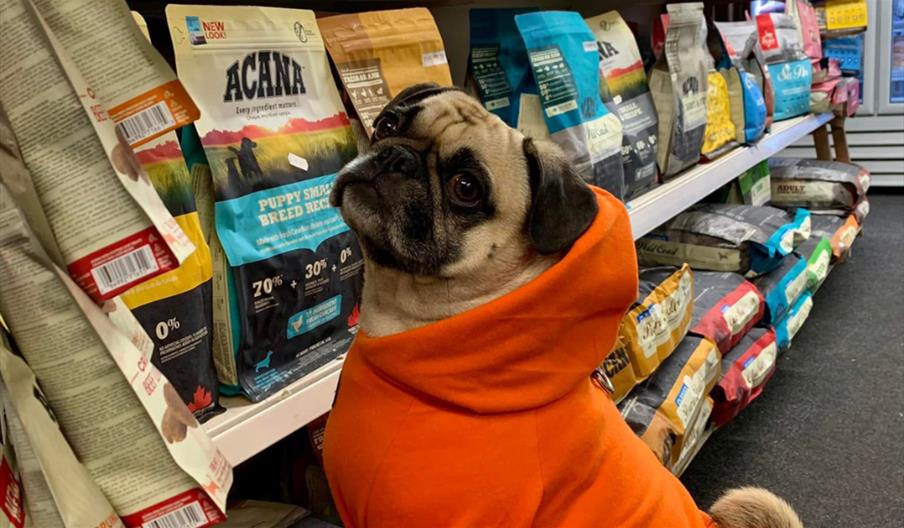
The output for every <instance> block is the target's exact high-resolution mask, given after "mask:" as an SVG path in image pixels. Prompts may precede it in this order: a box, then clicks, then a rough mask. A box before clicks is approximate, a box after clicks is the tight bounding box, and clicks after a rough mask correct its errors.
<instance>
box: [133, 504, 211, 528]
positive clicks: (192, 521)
mask: <svg viewBox="0 0 904 528" xmlns="http://www.w3.org/2000/svg"><path fill="white" fill-rule="evenodd" d="M206 524H207V515H205V514H204V510H203V509H202V508H201V505H200V504H198V503H197V502H192V503H191V504H187V505H185V506H183V507H181V508H179V509H178V510H175V511H173V512H171V513H167V514H166V515H164V516H163V517H158V518H156V519H154V520H153V521H148V522H146V523H144V524H142V525H141V528H197V527H198V526H204V525H206Z"/></svg>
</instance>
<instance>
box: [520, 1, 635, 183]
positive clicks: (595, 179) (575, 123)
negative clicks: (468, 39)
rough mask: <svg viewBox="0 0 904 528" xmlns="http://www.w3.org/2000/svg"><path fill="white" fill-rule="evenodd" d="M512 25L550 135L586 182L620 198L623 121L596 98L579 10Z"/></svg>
mask: <svg viewBox="0 0 904 528" xmlns="http://www.w3.org/2000/svg"><path fill="white" fill-rule="evenodd" d="M515 23H516V24H517V25H518V30H519V31H520V32H521V37H522V38H523V39H524V45H525V47H526V48H527V56H528V59H529V61H530V65H531V69H532V71H533V76H534V83H535V84H536V86H537V90H538V92H539V94H540V103H541V105H542V110H543V117H544V119H545V121H546V126H547V128H548V129H549V133H550V139H551V140H552V141H554V142H556V143H557V144H558V145H559V146H560V147H562V149H563V150H564V151H565V154H566V156H568V158H569V159H570V160H571V162H572V164H573V166H574V168H575V170H576V171H577V173H578V174H579V175H580V176H581V177H582V178H583V179H584V180H585V181H586V182H588V183H591V184H593V185H596V186H598V187H602V188H603V189H606V190H607V191H609V192H610V193H612V194H613V195H614V196H616V197H618V198H620V199H621V198H624V196H625V192H624V183H625V178H624V169H623V167H622V156H621V151H622V124H621V122H620V121H619V119H618V117H617V116H616V115H615V114H613V113H611V112H609V110H608V109H607V108H606V106H605V105H604V104H603V101H602V99H600V89H599V88H600V70H599V61H600V58H599V52H598V49H597V43H596V38H595V37H594V36H593V33H592V32H591V31H590V28H588V27H587V24H586V23H585V22H584V19H583V18H581V16H580V15H579V14H577V13H574V12H566V11H542V12H534V13H526V14H522V15H518V16H516V17H515ZM522 111H524V110H523V109H522Z"/></svg>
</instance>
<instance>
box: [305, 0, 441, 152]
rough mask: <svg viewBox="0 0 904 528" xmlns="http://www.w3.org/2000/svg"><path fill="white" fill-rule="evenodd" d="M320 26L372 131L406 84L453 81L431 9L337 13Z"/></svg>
mask: <svg viewBox="0 0 904 528" xmlns="http://www.w3.org/2000/svg"><path fill="white" fill-rule="evenodd" d="M317 25H318V26H319V27H320V31H321V33H322V34H323V40H324V42H325V43H326V49H327V51H329V54H330V57H331V58H332V59H333V63H334V64H335V65H336V70H337V71H338V72H339V77H340V78H341V79H342V85H343V86H344V87H345V92H346V95H347V96H348V98H349V99H350V100H351V103H352V106H353V107H354V108H355V111H356V112H357V113H358V117H359V119H360V120H361V124H362V125H363V127H364V130H365V131H366V132H367V135H368V136H370V135H371V134H373V122H374V118H376V117H377V115H378V114H379V113H380V111H381V110H382V109H383V107H384V106H386V104H387V103H389V101H391V100H392V98H393V97H395V96H396V94H398V93H399V92H401V91H402V90H404V89H405V88H408V87H409V86H412V85H415V84H419V83H424V82H435V83H437V84H439V85H442V86H451V85H452V74H451V73H450V72H449V64H448V62H447V60H446V51H445V49H444V48H443V40H442V37H440V34H439V29H437V27H436V22H435V21H434V20H433V16H432V15H431V14H430V11H428V10H427V9H426V8H423V7H419V8H413V9H395V10H389V11H372V12H369V13H356V14H349V15H337V16H332V17H327V18H321V19H319V20H317Z"/></svg>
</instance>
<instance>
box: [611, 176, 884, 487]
mask: <svg viewBox="0 0 904 528" xmlns="http://www.w3.org/2000/svg"><path fill="white" fill-rule="evenodd" d="M868 188H869V173H868V171H866V170H864V169H863V168H861V167H859V166H857V165H854V164H850V163H841V162H831V161H828V162H827V161H815V160H803V159H771V160H768V163H767V162H764V163H762V164H760V165H758V166H757V167H754V168H753V169H751V170H750V171H748V172H747V173H745V174H742V175H741V176H740V177H739V178H738V179H737V180H736V181H733V182H731V183H730V184H729V185H727V186H725V187H724V188H723V189H721V190H719V191H717V192H716V193H714V194H713V195H712V196H710V198H709V200H708V202H709V203H703V204H698V205H696V206H692V207H690V208H689V209H688V210H687V211H685V212H684V213H680V214H679V215H677V216H676V217H674V218H672V219H671V220H669V221H667V222H666V223H665V224H663V225H662V226H660V227H659V228H657V229H654V230H653V231H651V232H650V233H649V234H647V235H646V236H644V237H642V238H640V239H639V240H638V241H637V255H638V260H639V262H640V264H641V266H658V267H653V268H647V269H642V271H641V278H642V280H641V284H644V283H645V282H653V283H659V284H662V285H664V284H666V283H667V281H668V279H669V278H670V277H671V276H672V275H676V274H679V273H681V274H685V273H687V274H689V276H691V277H693V286H692V290H691V291H692V292H693V303H692V304H693V306H692V312H693V314H692V316H691V318H690V321H689V323H688V327H687V337H685V338H684V340H683V341H681V343H680V344H678V346H677V348H674V347H672V348H671V350H672V352H671V355H669V356H667V357H666V358H664V359H663V358H661V357H659V356H656V355H654V354H653V353H652V352H651V353H648V354H647V355H644V356H641V357H638V356H637V354H631V353H625V354H624V363H625V367H624V370H630V369H632V368H633V369H634V372H635V373H636V372H637V371H640V372H642V376H635V377H634V378H632V383H636V382H638V381H640V380H642V379H644V378H646V381H643V382H641V383H639V384H638V385H637V386H635V387H634V388H633V389H631V391H630V392H629V393H628V394H627V396H626V397H625V398H624V399H623V400H621V404H620V408H621V409H622V413H623V414H624V416H625V418H626V420H627V421H628V423H629V424H630V425H631V426H632V428H634V430H635V432H637V434H638V435H639V436H640V437H641V438H642V439H643V440H644V441H645V442H646V443H647V444H648V445H649V446H650V448H651V449H652V450H653V451H654V453H656V455H657V456H658V457H659V458H660V459H661V460H662V461H663V463H664V464H666V465H667V466H669V467H671V468H672V469H673V470H675V471H682V470H683V469H684V468H685V467H686V465H687V462H688V459H689V458H690V457H691V456H692V454H693V452H694V451H695V450H696V449H697V448H699V445H698V444H699V441H700V440H701V439H704V440H705V438H706V437H707V436H708V434H709V432H711V431H712V429H714V428H717V427H721V426H723V425H725V424H726V423H728V422H729V421H730V420H732V419H733V418H734V417H735V416H737V415H738V414H739V413H740V412H741V411H742V410H743V409H744V408H745V407H747V406H748V405H750V404H751V402H753V401H754V400H755V399H756V398H757V397H759V396H760V394H762V392H763V390H764V388H765V386H766V384H767V382H768V381H769V379H770V378H771V377H772V376H773V374H774V373H775V371H776V368H777V365H778V363H777V360H778V357H779V355H780V354H781V353H782V352H784V351H786V350H788V349H789V348H790V347H791V344H792V341H793V338H794V336H795V335H796V334H797V333H798V332H799V330H800V329H801V327H802V326H803V324H804V322H805V321H806V319H807V317H808V316H809V314H810V311H811V309H812V307H813V300H814V297H813V294H814V293H815V292H816V289H817V288H818V287H819V285H820V284H822V282H823V281H824V280H825V278H826V276H827V274H828V272H829V271H830V270H831V266H833V265H834V264H836V263H838V262H839V261H841V260H843V259H844V258H845V257H846V256H847V255H848V254H849V252H850V248H851V244H852V243H853V241H854V239H855V238H856V236H857V234H858V233H859V231H860V225H861V222H862V220H863V219H864V218H865V216H866V214H867V213H868V211H869V202H868V201H867V198H866V190H867V189H868ZM724 202H729V203H724ZM751 202H756V203H758V204H768V205H752V203H751ZM669 265H672V266H674V265H681V266H682V267H681V268H675V267H668V266H669ZM688 265H690V268H691V269H692V271H691V272H689V271H686V270H687V268H688ZM748 279H750V280H748ZM638 302H639V303H640V300H639V301H638ZM647 302H649V301H647ZM638 306H640V305H638ZM650 313H652V314H655V313H656V312H655V310H652V309H650V308H647V309H646V310H645V311H644V310H637V311H636V312H632V313H631V314H630V315H631V316H632V317H631V318H628V317H626V323H625V324H623V325H622V338H621V341H622V343H623V344H627V343H631V342H632V340H633V339H634V336H635V335H636V332H635V331H634V326H638V325H636V324H635V323H634V321H635V319H636V318H637V316H638V315H640V314H643V315H647V314H650ZM650 317H654V316H653V315H650ZM654 321H655V319H654ZM632 325H633V326H632ZM651 328H654V329H655V328H659V329H660V330H663V329H664V328H665V327H664V326H663V327H657V326H656V325H651ZM653 333H654V332H651V335H653ZM674 335H677V334H673V337H674ZM700 340H703V341H705V342H706V343H710V344H711V348H712V350H713V351H714V352H715V353H716V354H717V355H718V357H719V358H720V359H721V363H720V365H721V367H720V372H719V374H718V375H716V376H715V381H714V382H713V385H712V390H711V391H710V392H709V395H708V397H707V398H706V403H705V404H703V403H700V402H701V401H702V400H701V397H697V396H694V398H695V399H694V401H695V403H694V404H687V405H692V407H693V408H694V409H700V410H701V412H704V413H706V416H707V418H706V419H705V423H703V424H702V425H701V424H699V423H696V424H694V425H691V424H692V423H693V422H694V420H692V419H687V418H686V416H685V417H681V416H677V415H676V414H675V411H674V410H673V409H675V408H678V409H680V408H682V405H684V403H683V402H684V398H685V396H684V395H683V394H682V392H685V393H688V391H689V389H687V388H685V389H678V390H677V392H673V391H672V390H671V389H672V388H673V387H672V385H670V383H673V381H674V378H673V375H672V372H671V371H674V370H675V368H676V365H677V364H679V363H680V364H682V365H684V367H682V368H685V367H687V368H691V367H689V366H690V365H692V363H691V362H689V361H688V358H687V357H686V356H687V354H679V352H678V351H681V350H685V349H688V348H692V349H696V348H699V347H700V346H701V345H700ZM663 342H665V341H664V340H663ZM672 342H673V341H669V344H670V346H671V344H672ZM621 350H630V347H627V346H623V348H622V349H620V351H621ZM610 357H613V356H610ZM647 358H655V359H656V360H658V361H660V362H661V364H660V365H659V367H658V369H657V370H654V371H650V365H651V363H650V362H649V361H648V360H647ZM638 365H639V366H640V367H639V368H638ZM667 366H668V367H667ZM689 376H690V375H689ZM693 379H694V378H693V377H692V376H690V377H686V378H684V381H685V382H686V383H690V382H691V381H693ZM679 385H681V384H679ZM689 386H690V385H688V387H689ZM618 389H619V390H623V388H622V387H621V386H619V387H618ZM688 394H691V395H696V392H694V391H690V392H689V393H688ZM676 416H677V417H676ZM700 416H702V414H701V415H700ZM698 418H699V417H698ZM676 451H677V452H676Z"/></svg>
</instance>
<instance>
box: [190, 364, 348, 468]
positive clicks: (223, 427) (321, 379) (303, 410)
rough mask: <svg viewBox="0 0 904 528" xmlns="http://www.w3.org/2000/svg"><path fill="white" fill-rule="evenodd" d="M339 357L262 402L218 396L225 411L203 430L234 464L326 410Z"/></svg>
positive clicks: (332, 390)
mask: <svg viewBox="0 0 904 528" xmlns="http://www.w3.org/2000/svg"><path fill="white" fill-rule="evenodd" d="M343 360H344V357H339V358H337V359H336V360H334V361H332V362H330V363H327V364H326V365H324V366H322V367H320V368H319V369H317V370H315V371H314V372H312V373H310V374H308V375H307V376H305V377H303V378H301V379H300V380H298V381H296V382H295V383H292V384H291V385H289V386H288V387H286V388H285V389H283V390H281V391H279V392H278V393H277V394H274V395H273V396H270V397H269V398H267V399H266V400H264V401H262V402H258V403H251V402H249V401H248V400H247V399H245V398H242V397H239V396H233V397H227V398H220V403H221V404H222V405H223V406H224V407H226V412H224V413H223V414H221V415H219V416H216V417H214V418H212V419H211V420H210V421H208V422H207V423H205V424H204V429H205V430H206V431H207V433H208V434H209V435H210V437H211V438H212V439H213V441H214V442H215V443H216V444H217V447H218V448H219V449H220V451H221V452H222V453H223V455H224V456H225V457H226V460H229V462H230V463H231V464H232V465H233V466H235V465H238V464H240V463H242V462H244V461H246V460H248V459H249V458H251V457H253V456H254V455H256V454H258V453H260V452H261V451H263V450H264V449H266V448H267V447H269V446H271V445H272V444H274V443H276V441H278V440H280V439H282V438H285V437H286V436H288V435H289V434H291V433H293V432H295V431H297V430H298V429H301V428H302V427H304V426H305V425H307V424H308V423H310V422H311V421H312V420H314V419H315V418H317V417H318V416H321V415H322V414H324V413H326V412H327V411H328V410H330V407H332V405H333V398H334V397H335V395H336V387H337V386H338V384H339V372H340V371H341V370H342V362H343Z"/></svg>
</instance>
